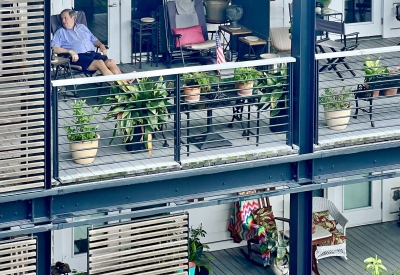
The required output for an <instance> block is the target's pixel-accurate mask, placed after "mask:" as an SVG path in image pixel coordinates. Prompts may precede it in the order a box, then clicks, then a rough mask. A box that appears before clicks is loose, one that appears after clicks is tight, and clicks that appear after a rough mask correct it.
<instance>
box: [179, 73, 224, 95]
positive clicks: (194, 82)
mask: <svg viewBox="0 0 400 275" xmlns="http://www.w3.org/2000/svg"><path fill="white" fill-rule="evenodd" d="M182 82H183V83H184V84H185V85H186V86H192V88H194V87H198V86H200V88H201V92H203V93H205V92H209V91H210V90H211V85H212V84H214V83H217V82H218V78H217V77H216V76H213V75H211V74H210V73H208V72H194V73H186V74H182Z"/></svg>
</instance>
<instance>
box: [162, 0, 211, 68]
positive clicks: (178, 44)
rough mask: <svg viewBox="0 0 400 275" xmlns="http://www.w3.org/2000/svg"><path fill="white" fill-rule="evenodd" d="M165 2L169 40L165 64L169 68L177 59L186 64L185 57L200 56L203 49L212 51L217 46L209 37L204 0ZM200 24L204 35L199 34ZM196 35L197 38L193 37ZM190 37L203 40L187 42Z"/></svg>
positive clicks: (167, 0)
mask: <svg viewBox="0 0 400 275" xmlns="http://www.w3.org/2000/svg"><path fill="white" fill-rule="evenodd" d="M163 4H164V12H165V15H164V17H165V30H166V41H167V47H166V48H167V53H165V55H166V56H165V58H166V60H165V65H166V66H167V67H168V68H170V67H171V63H172V62H174V61H176V60H182V62H183V66H185V65H186V63H185V59H193V58H199V54H200V52H201V51H210V50H211V49H213V48H215V40H209V39H208V31H207V23H206V16H205V14H204V7H203V1H202V0H163ZM198 26H200V28H201V33H202V36H203V37H201V34H199V31H200V30H199V27H198ZM195 28H196V29H195ZM188 32H190V35H189V33H188ZM195 34H197V35H196V36H195ZM194 36H195V37H196V38H197V39H193V37H194ZM188 38H190V39H193V41H203V42H197V43H188V44H186V43H185V42H186V41H187V40H188Z"/></svg>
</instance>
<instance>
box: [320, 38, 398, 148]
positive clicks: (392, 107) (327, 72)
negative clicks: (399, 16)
mask: <svg viewBox="0 0 400 275" xmlns="http://www.w3.org/2000/svg"><path fill="white" fill-rule="evenodd" d="M399 51H400V47H398V46H395V47H384V48H375V49H364V50H357V51H350V52H338V53H326V54H317V55H316V59H317V60H318V61H319V70H320V72H319V82H318V83H319V89H318V91H319V94H318V96H319V101H320V104H319V107H318V109H317V110H318V116H317V121H316V124H317V138H316V142H315V143H316V146H315V149H316V150H320V149H330V148H334V147H343V146H352V145H361V144H367V143H376V142H381V141H388V140H393V139H398V137H399V134H400V127H399V126H400V120H399V118H400V115H399V107H398V106H399V103H400V98H399V95H398V94H397V90H398V88H399V87H400V70H399V68H398V66H399V65H400V57H399ZM346 66H347V67H346Z"/></svg>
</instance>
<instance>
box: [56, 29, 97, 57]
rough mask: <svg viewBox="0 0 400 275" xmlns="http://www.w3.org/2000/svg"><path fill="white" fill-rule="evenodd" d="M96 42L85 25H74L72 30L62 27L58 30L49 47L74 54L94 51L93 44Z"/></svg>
mask: <svg viewBox="0 0 400 275" xmlns="http://www.w3.org/2000/svg"><path fill="white" fill-rule="evenodd" d="M97 40H98V39H97V38H96V36H94V35H93V34H92V33H91V32H90V30H89V29H88V28H87V27H86V26H85V25H83V24H75V27H74V28H73V29H72V30H71V29H66V28H63V27H61V28H59V29H58V30H57V31H56V33H55V34H54V37H53V41H52V42H51V46H52V47H56V46H58V47H61V48H63V49H67V50H73V51H74V52H76V53H85V52H88V51H95V50H96V47H95V46H94V45H93V43H94V42H95V41H97Z"/></svg>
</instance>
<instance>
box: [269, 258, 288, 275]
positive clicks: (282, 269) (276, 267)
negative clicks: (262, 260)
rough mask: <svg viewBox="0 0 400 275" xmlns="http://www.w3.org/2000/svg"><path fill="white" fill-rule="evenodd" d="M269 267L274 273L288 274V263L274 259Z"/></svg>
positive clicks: (277, 274) (279, 274) (278, 274)
mask: <svg viewBox="0 0 400 275" xmlns="http://www.w3.org/2000/svg"><path fill="white" fill-rule="evenodd" d="M270 268H271V270H272V271H273V272H274V274H276V275H289V264H281V263H275V261H274V264H271V265H270Z"/></svg>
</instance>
